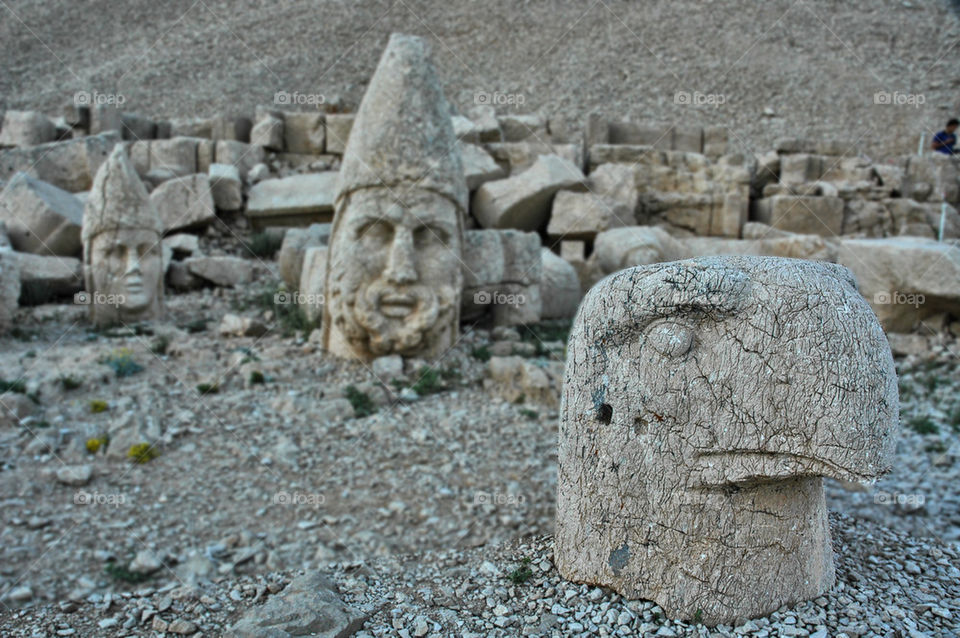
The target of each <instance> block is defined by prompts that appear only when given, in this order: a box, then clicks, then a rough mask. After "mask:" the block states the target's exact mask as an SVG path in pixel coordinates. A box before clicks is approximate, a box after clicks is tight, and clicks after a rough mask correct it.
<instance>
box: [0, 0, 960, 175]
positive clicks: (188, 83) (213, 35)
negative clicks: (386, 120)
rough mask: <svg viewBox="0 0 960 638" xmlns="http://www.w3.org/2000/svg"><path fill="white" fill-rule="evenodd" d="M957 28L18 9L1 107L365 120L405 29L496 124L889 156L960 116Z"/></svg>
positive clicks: (544, 16)
mask: <svg viewBox="0 0 960 638" xmlns="http://www.w3.org/2000/svg"><path fill="white" fill-rule="evenodd" d="M951 5H953V8H951ZM958 15H960V9H958V8H957V6H956V3H951V2H948V1H946V0H930V1H926V2H920V1H917V0H913V1H910V2H906V1H904V2H885V1H883V0H850V1H847V2H837V1H836V0H769V1H767V2H760V3H758V2H750V1H748V0H730V1H723V2H721V1H712V2H704V1H703V0H677V1H674V2H653V3H651V2H631V1H628V0H590V1H588V2H569V1H562V2H561V1H558V2H534V1H525V2H514V1H511V0H495V1H493V2H485V3H484V4H483V6H482V8H480V7H478V5H477V4H476V3H474V2H470V1H469V0H449V1H447V2H443V3H437V2H430V1H429V0H360V1H356V2H344V1H342V0H314V1H306V2H290V3H262V2H258V1H256V0H229V1H228V0H170V1H168V2H153V1H150V0H130V1H128V2H123V3H117V2H111V1H110V0H91V1H89V2H82V3H77V2H64V1H63V0H5V1H4V2H2V3H0V16H2V20H0V59H3V60H4V64H3V65H2V66H0V109H2V108H4V107H6V108H40V109H41V110H45V111H47V112H50V113H51V114H56V113H57V111H58V110H59V108H60V106H61V105H62V104H64V103H66V102H69V101H70V100H72V97H73V95H74V93H76V92H77V91H87V92H91V93H93V92H98V93H100V94H103V95H113V94H119V95H122V96H123V99H125V104H124V108H126V109H128V110H131V111H136V112H140V113H143V114H146V115H151V116H153V117H158V118H161V117H163V118H165V117H173V116H178V117H196V116H201V115H212V114H214V113H218V112H227V113H237V114H247V115H252V113H253V110H254V108H255V106H256V105H258V104H269V103H272V101H273V99H274V94H275V92H278V91H286V92H288V93H291V94H293V93H294V92H297V93H300V94H302V95H304V96H312V95H321V96H323V98H324V99H325V100H327V101H329V102H332V101H334V100H335V99H336V98H337V97H339V98H340V99H341V100H342V102H343V104H344V105H345V106H346V107H347V108H348V109H349V110H352V109H354V108H355V107H356V105H357V104H359V101H360V98H361V97H362V95H363V91H364V89H365V86H366V82H367V80H368V78H369V77H370V75H371V74H372V72H373V69H374V67H375V65H376V62H377V60H378V58H379V56H380V53H381V51H382V50H383V47H384V45H385V43H386V41H387V38H388V37H389V34H390V33H391V32H393V31H404V32H409V33H414V34H417V35H421V36H424V37H427V38H429V39H430V40H431V41H433V43H434V49H435V51H436V57H437V64H438V66H439V68H440V71H441V74H442V77H443V78H444V81H445V83H446V86H447V90H448V95H449V97H450V99H451V101H452V102H453V103H454V104H455V105H457V106H458V107H459V108H460V109H461V110H462V111H465V110H466V109H468V108H469V107H471V106H473V104H474V103H475V100H476V99H477V98H476V96H477V95H478V94H488V95H491V96H492V95H493V94H497V93H499V94H501V97H499V98H496V99H494V98H491V102H493V101H499V102H500V103H501V104H500V110H501V111H502V112H505V113H506V112H532V111H539V112H542V113H544V114H546V115H549V116H559V117H563V118H566V119H567V120H568V121H569V122H570V123H571V124H572V125H573V126H575V127H577V126H579V125H580V124H581V123H582V122H583V121H584V117H585V116H586V114H588V113H590V112H591V111H595V110H596V111H601V112H604V113H606V114H608V115H610V116H613V117H618V118H629V119H634V120H651V119H653V120H663V121H676V122H679V123H683V124H715V125H724V126H727V127H729V128H730V130H731V132H732V136H731V140H732V141H733V142H734V144H735V146H737V145H738V146H741V147H744V148H747V149H750V150H764V149H769V148H771V147H772V146H771V145H772V144H773V142H774V140H775V139H776V138H778V137H781V136H785V135H786V136H792V137H810V138H815V139H824V138H837V139H845V140H854V141H857V142H858V143H859V144H861V146H862V148H863V150H864V152H866V153H867V154H869V155H871V156H872V157H874V158H877V159H882V158H883V157H885V156H887V155H891V154H895V153H904V152H911V151H913V150H914V149H915V148H916V144H917V139H918V137H919V135H920V133H921V132H926V133H927V138H928V139H929V136H930V134H931V133H932V132H935V131H937V130H939V129H940V127H942V125H943V123H944V122H945V121H946V119H947V118H948V117H949V116H954V115H957V113H958V112H960V101H958V99H957V89H958V88H960V75H958V74H957V73H956V71H955V66H956V61H957V56H958V51H960V49H958V46H957V45H958V42H960V21H958ZM680 92H684V93H688V94H690V96H691V100H690V101H689V102H688V103H678V100H677V99H676V97H677V95H678V93H680ZM878 93H883V94H889V100H886V102H884V98H883V97H881V98H880V99H879V100H877V99H875V96H876V95H877V94H878ZM697 94H699V95H700V97H697ZM305 99H306V98H305ZM679 101H680V102H682V100H679ZM878 102H879V103H878ZM303 108H309V106H303Z"/></svg>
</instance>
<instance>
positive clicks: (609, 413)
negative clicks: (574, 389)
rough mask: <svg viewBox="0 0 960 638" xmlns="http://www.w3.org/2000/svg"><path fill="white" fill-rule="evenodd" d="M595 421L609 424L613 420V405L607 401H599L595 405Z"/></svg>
mask: <svg viewBox="0 0 960 638" xmlns="http://www.w3.org/2000/svg"><path fill="white" fill-rule="evenodd" d="M596 416H597V421H599V422H600V423H603V424H604V425H610V421H612V420H613V406H612V405H610V404H609V403H601V404H600V405H599V406H597V415H596Z"/></svg>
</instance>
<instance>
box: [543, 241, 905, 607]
mask: <svg viewBox="0 0 960 638" xmlns="http://www.w3.org/2000/svg"><path fill="white" fill-rule="evenodd" d="M565 375H566V376H565V379H564V388H563V397H562V403H561V409H560V447H559V489H558V507H557V531H556V562H557V566H558V568H559V570H560V573H561V574H562V575H563V576H564V577H565V578H567V579H570V580H573V581H578V582H586V583H593V584H599V585H605V586H609V587H612V588H613V589H615V590H616V591H618V592H620V593H621V594H623V595H624V596H626V597H629V598H644V599H650V600H653V601H655V602H656V603H657V604H659V605H660V606H661V607H663V609H664V610H665V611H666V612H667V614H669V615H670V616H672V617H675V618H677V617H679V618H686V619H693V618H696V619H699V620H702V621H703V622H706V623H710V624H716V623H721V622H723V623H730V622H734V621H735V620H736V619H738V618H748V617H754V616H757V615H762V614H765V613H768V612H771V611H773V610H775V609H777V608H778V607H780V606H781V605H784V604H792V603H794V602H798V601H800V600H805V599H808V598H813V597H816V596H818V595H819V594H821V593H822V592H824V591H825V590H827V589H828V588H829V587H830V586H831V585H832V583H833V581H834V567H833V559H832V551H831V548H830V534H829V527H828V523H827V511H826V506H825V503H824V496H823V487H822V478H821V477H824V476H827V477H833V478H837V479H842V480H847V481H858V482H870V481H872V480H874V479H875V478H877V477H878V476H880V475H881V474H882V473H883V472H885V471H886V470H887V469H888V464H889V460H890V458H891V455H892V453H893V449H894V446H895V444H896V438H897V433H898V431H899V421H898V412H899V405H898V394H897V377H896V373H895V370H894V366H893V359H892V357H891V354H890V347H889V345H888V343H887V340H886V337H885V336H884V333H883V331H882V329H881V327H880V324H879V322H878V321H877V319H876V316H875V315H874V314H873V312H872V310H871V309H870V306H869V305H868V304H867V302H866V301H865V300H864V299H863V298H862V297H861V296H860V294H859V293H858V292H857V287H856V282H855V280H854V279H853V277H852V275H851V274H850V272H849V271H848V270H847V269H845V268H843V267H841V266H837V265H834V264H828V263H816V262H808V261H801V260H792V259H780V258H770V257H714V258H700V259H692V260H688V261H679V262H672V263H663V264H654V265H649V266H640V267H636V268H631V269H628V270H624V271H621V272H618V273H615V274H613V275H611V276H609V277H607V278H606V279H604V280H603V281H601V282H600V283H598V284H597V285H596V286H594V288H593V289H592V290H590V292H589V293H588V294H587V296H586V298H585V299H584V301H583V304H582V305H581V307H580V310H579V313H578V315H577V318H576V320H575V322H574V327H573V331H572V332H571V334H570V343H569V346H568V355H567V366H566V371H565Z"/></svg>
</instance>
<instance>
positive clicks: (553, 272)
mask: <svg viewBox="0 0 960 638" xmlns="http://www.w3.org/2000/svg"><path fill="white" fill-rule="evenodd" d="M540 255H541V258H542V260H543V269H542V276H541V278H540V296H541V298H542V299H543V307H542V309H541V311H540V318H541V319H569V318H571V317H573V316H574V315H575V314H576V313H577V306H579V305H580V297H581V293H580V279H579V277H578V276H577V270H576V268H574V267H573V266H572V265H571V264H569V263H568V262H567V261H565V260H564V259H563V258H561V257H560V256H558V255H556V254H555V253H554V252H553V251H551V250H550V249H549V248H541V249H540Z"/></svg>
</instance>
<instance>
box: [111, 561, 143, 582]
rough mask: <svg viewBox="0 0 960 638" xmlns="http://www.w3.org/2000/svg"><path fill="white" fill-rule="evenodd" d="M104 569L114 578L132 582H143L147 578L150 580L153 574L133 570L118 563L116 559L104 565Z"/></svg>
mask: <svg viewBox="0 0 960 638" xmlns="http://www.w3.org/2000/svg"><path fill="white" fill-rule="evenodd" d="M103 571H105V572H106V573H107V575H108V576H110V578H112V579H114V580H118V581H120V582H123V583H131V584H137V583H142V582H144V581H146V580H149V579H150V576H151V574H141V573H138V572H132V571H130V570H129V569H127V568H126V567H125V566H123V565H118V564H117V563H116V562H115V561H109V562H108V563H107V564H106V565H104V567H103Z"/></svg>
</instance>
